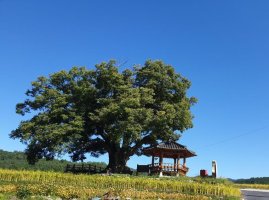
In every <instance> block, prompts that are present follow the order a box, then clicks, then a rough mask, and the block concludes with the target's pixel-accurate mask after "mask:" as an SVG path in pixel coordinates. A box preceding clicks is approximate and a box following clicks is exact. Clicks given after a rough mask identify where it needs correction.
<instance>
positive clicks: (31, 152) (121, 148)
mask: <svg viewBox="0 0 269 200" xmlns="http://www.w3.org/2000/svg"><path fill="white" fill-rule="evenodd" d="M190 85H191V83H190V81H189V80H187V79H186V78H184V77H182V76H181V75H180V74H177V73H176V72H175V71H174V68H173V67H172V66H169V65H166V64H164V63H163V62H161V61H150V60H149V61H147V62H146V63H145V64H144V66H141V67H135V68H134V69H132V70H129V69H127V70H124V71H123V72H119V70H118V67H117V66H116V64H115V62H114V61H110V62H108V63H101V64H99V65H96V69H95V70H87V69H86V68H83V67H80V68H79V67H74V68H72V69H71V70H70V71H60V72H57V73H54V74H52V75H50V76H49V77H43V76H42V77H39V78H38V79H37V81H35V82H32V88H31V89H29V90H27V92H26V95H27V99H26V100H25V101H24V102H23V103H19V104H17V107H16V110H17V113H18V114H21V115H25V114H26V113H30V112H32V113H34V116H33V117H32V118H31V119H27V120H25V121H22V122H21V123H20V125H19V127H18V128H17V129H16V130H14V131H12V133H11V134H10V136H11V137H12V138H18V139H20V140H21V141H22V142H24V143H26V144H27V146H28V147H27V149H26V153H27V159H28V161H29V162H30V163H35V162H37V160H39V159H41V158H46V159H48V160H50V159H53V158H54V157H55V156H56V155H58V154H60V155H61V154H65V153H68V154H70V156H71V157H72V159H73V160H74V161H78V160H84V159H85V158H86V157H85V154H86V153H90V154H91V155H92V156H99V155H101V154H104V153H108V154H109V167H110V168H112V170H113V171H122V170H124V167H125V165H126V162H127V161H128V159H129V157H130V156H132V155H134V154H137V155H140V154H141V150H142V148H143V146H144V145H151V144H154V143H156V142H157V141H167V140H171V139H172V140H177V139H178V138H179V137H180V134H178V131H179V132H183V131H185V130H186V129H189V128H191V127H192V126H193V124H192V118H193V116H192V114H191V112H190V108H191V106H192V105H193V104H194V103H195V102H196V99H195V98H194V97H190V98H189V97H187V95H186V93H187V90H188V89H189V88H190Z"/></svg>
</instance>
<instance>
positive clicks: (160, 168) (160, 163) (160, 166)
mask: <svg viewBox="0 0 269 200" xmlns="http://www.w3.org/2000/svg"><path fill="white" fill-rule="evenodd" d="M159 170H160V176H163V153H161V155H160V162H159Z"/></svg>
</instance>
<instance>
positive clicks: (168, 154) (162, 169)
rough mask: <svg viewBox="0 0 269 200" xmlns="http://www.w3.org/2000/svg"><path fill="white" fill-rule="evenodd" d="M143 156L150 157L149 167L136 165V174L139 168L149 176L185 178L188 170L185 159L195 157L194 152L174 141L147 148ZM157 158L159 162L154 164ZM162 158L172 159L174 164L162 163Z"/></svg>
mask: <svg viewBox="0 0 269 200" xmlns="http://www.w3.org/2000/svg"><path fill="white" fill-rule="evenodd" d="M143 154H144V155H147V156H152V162H151V164H149V165H140V166H139V165H137V169H138V172H139V168H140V169H142V170H143V169H144V172H146V171H147V170H148V174H149V175H153V174H159V175H160V176H163V175H170V176H172V175H174V176H179V175H181V176H186V174H187V172H188V170H189V168H188V167H187V166H186V158H190V157H193V156H196V154H195V152H193V151H191V150H189V149H187V147H186V146H183V145H181V144H178V143H176V142H174V141H168V142H162V143H159V144H157V145H154V146H150V147H147V148H145V149H144V150H143ZM158 158H159V162H155V159H158ZM164 158H172V159H174V163H164V162H163V159H164ZM180 159H182V160H183V163H182V164H181V163H180Z"/></svg>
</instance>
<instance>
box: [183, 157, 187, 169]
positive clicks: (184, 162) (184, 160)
mask: <svg viewBox="0 0 269 200" xmlns="http://www.w3.org/2000/svg"><path fill="white" fill-rule="evenodd" d="M183 167H186V158H184V159H183Z"/></svg>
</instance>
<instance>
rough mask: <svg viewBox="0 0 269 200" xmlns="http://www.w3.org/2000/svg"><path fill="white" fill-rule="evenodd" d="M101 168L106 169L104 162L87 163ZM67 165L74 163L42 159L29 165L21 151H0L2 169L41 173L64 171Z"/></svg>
mask: <svg viewBox="0 0 269 200" xmlns="http://www.w3.org/2000/svg"><path fill="white" fill-rule="evenodd" d="M87 163H89V164H93V165H96V166H98V167H99V166H100V167H106V163H104V162H87ZM67 164H72V162H70V161H67V160H57V159H55V160H50V161H47V160H45V159H41V160H40V161H38V162H37V163H36V164H35V165H29V164H28V163H27V160H26V155H25V154H24V153H23V152H20V151H14V152H8V151H4V150H1V149H0V168H2V169H17V170H20V169H27V170H41V171H58V172H60V171H64V169H65V167H66V165H67Z"/></svg>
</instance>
